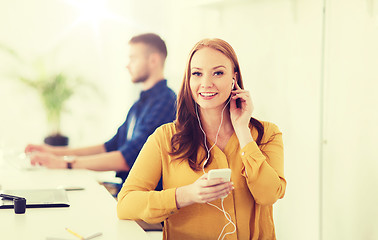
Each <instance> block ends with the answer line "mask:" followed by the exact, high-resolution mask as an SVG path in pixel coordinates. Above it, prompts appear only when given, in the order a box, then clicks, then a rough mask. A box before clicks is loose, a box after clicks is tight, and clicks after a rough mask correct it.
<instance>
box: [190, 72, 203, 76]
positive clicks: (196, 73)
mask: <svg viewBox="0 0 378 240" xmlns="http://www.w3.org/2000/svg"><path fill="white" fill-rule="evenodd" d="M192 75H193V76H201V73H200V72H192Z"/></svg>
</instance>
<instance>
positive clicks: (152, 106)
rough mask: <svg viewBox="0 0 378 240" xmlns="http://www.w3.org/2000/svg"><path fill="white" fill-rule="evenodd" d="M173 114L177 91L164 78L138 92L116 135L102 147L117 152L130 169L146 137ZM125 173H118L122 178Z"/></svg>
mask: <svg viewBox="0 0 378 240" xmlns="http://www.w3.org/2000/svg"><path fill="white" fill-rule="evenodd" d="M175 117H176V94H175V93H174V92H173V91H172V90H171V89H170V88H169V87H168V86H167V80H165V79H164V80H162V81H160V82H158V83H156V84H155V86H153V87H152V88H150V89H148V90H147V91H142V92H141V93H140V98H139V100H138V101H136V102H135V103H134V105H133V106H132V107H131V108H130V110H129V112H128V114H127V117H126V120H125V122H124V123H123V124H122V125H121V126H120V127H119V128H118V131H117V134H116V135H114V136H113V138H112V139H110V140H109V141H107V142H106V143H105V149H106V151H107V152H110V151H120V152H121V153H122V155H123V157H124V159H125V161H126V162H127V164H128V165H129V167H130V168H131V167H132V166H133V165H134V162H135V160H136V158H137V156H138V154H139V151H140V149H141V148H142V147H143V144H144V143H145V142H146V140H147V138H148V136H150V135H151V134H152V133H153V132H154V131H155V129H156V128H157V127H159V126H160V125H162V124H165V123H168V122H172V121H173V120H174V119H175ZM127 175H128V172H119V173H117V176H119V177H121V178H122V179H123V180H125V179H126V177H127Z"/></svg>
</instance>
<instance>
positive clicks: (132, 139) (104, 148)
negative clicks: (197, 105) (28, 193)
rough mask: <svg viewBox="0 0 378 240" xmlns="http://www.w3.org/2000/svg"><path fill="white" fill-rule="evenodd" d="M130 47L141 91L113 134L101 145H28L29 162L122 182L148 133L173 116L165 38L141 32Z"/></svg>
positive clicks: (131, 63) (133, 73)
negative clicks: (108, 174) (106, 174)
mask: <svg viewBox="0 0 378 240" xmlns="http://www.w3.org/2000/svg"><path fill="white" fill-rule="evenodd" d="M129 47H130V55H129V63H128V65H127V69H128V70H129V72H130V75H131V78H132V82H133V83H140V84H141V85H142V89H143V91H142V92H141V94H140V98H139V100H138V101H136V102H135V103H134V105H133V106H132V107H131V109H130V110H129V112H128V114H127V117H126V120H125V122H124V123H123V124H122V125H121V126H120V127H119V128H118V131H117V133H116V135H114V137H113V138H112V139H110V140H109V141H107V142H105V143H104V144H99V145H94V146H88V147H82V148H69V147H53V146H49V145H34V144H29V145H28V146H27V147H26V148H25V152H26V153H31V152H32V154H30V161H31V164H33V165H43V166H46V167H47V168H69V169H71V168H81V169H90V170H95V171H117V176H118V177H121V178H122V180H123V181H125V179H126V177H127V175H128V172H129V170H130V169H131V167H132V166H133V164H134V162H135V160H136V157H137V156H138V154H139V151H140V150H141V148H142V146H143V145H144V143H145V141H146V140H147V138H148V136H149V135H150V134H151V133H153V132H154V131H155V129H156V128H157V127H159V126H160V125H162V124H165V123H168V122H171V121H173V120H174V119H175V117H176V94H175V93H174V92H173V91H172V90H171V89H170V88H169V87H168V86H167V80H166V79H165V78H164V63H165V59H166V57H167V48H166V45H165V43H164V41H163V40H162V39H161V38H160V37H159V36H158V35H156V34H152V33H148V34H142V35H138V36H135V37H133V38H131V40H130V41H129ZM158 188H160V189H162V188H161V186H160V187H158Z"/></svg>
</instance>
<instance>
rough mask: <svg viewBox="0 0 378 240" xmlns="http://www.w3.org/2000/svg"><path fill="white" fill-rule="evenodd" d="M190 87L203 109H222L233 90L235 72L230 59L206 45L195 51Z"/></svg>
mask: <svg viewBox="0 0 378 240" xmlns="http://www.w3.org/2000/svg"><path fill="white" fill-rule="evenodd" d="M190 72H191V75H190V80H189V84H190V89H191V91H192V96H193V99H194V100H195V101H196V102H197V104H198V105H199V106H200V107H201V108H202V109H216V108H219V109H222V108H223V106H224V104H225V102H226V101H227V100H228V97H229V96H230V93H231V90H232V83H233V78H234V77H235V73H234V71H233V67H232V64H231V61H230V59H228V58H227V57H226V56H225V55H224V54H223V53H221V52H220V51H217V50H215V49H212V48H209V47H205V48H201V49H200V50H198V51H197V52H195V53H194V55H193V57H192V61H191V63H190Z"/></svg>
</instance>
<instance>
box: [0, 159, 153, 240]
mask: <svg viewBox="0 0 378 240" xmlns="http://www.w3.org/2000/svg"><path fill="white" fill-rule="evenodd" d="M94 174H95V173H93V172H91V171H87V170H51V169H44V168H40V169H34V170H20V169H17V168H15V167H13V166H9V165H7V164H5V163H4V162H1V161H0V185H1V187H2V189H37V188H56V187H58V186H61V185H74V186H82V187H84V188H85V190H81V191H68V192H67V194H68V198H69V201H70V204H71V206H70V207H68V208H27V209H26V213H25V214H15V213H14V210H13V209H0V239H4V240H24V239H25V240H26V239H27V240H44V239H46V238H47V237H52V236H55V237H57V236H58V237H64V238H65V239H74V240H75V239H76V240H77V239H78V238H77V237H75V236H73V235H70V234H67V232H66V231H65V228H66V227H68V228H71V229H72V230H74V231H75V232H78V233H82V234H83V235H88V234H93V233H96V232H102V234H103V235H102V236H100V237H96V238H94V240H105V239H106V240H107V239H111V240H113V239H137V240H139V239H141V240H144V239H145V240H148V239H149V237H148V235H147V234H146V233H145V232H144V231H143V229H142V228H141V227H140V226H139V225H138V224H137V223H136V222H134V221H129V220H119V219H118V217H117V213H116V201H115V199H114V198H113V197H112V196H111V195H110V194H109V193H108V191H107V190H106V189H105V188H104V187H103V186H101V185H99V184H98V183H97V182H96V180H95V178H94Z"/></svg>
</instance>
